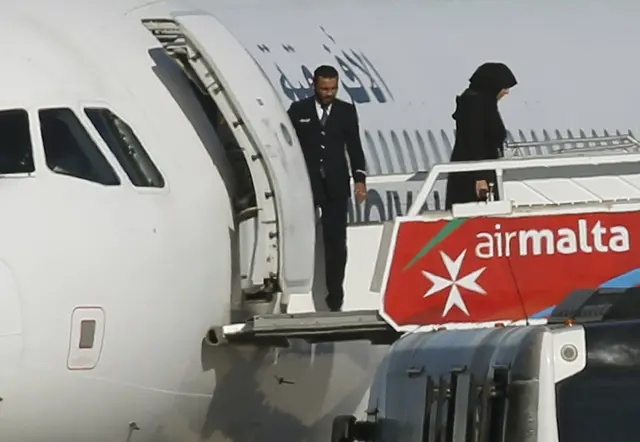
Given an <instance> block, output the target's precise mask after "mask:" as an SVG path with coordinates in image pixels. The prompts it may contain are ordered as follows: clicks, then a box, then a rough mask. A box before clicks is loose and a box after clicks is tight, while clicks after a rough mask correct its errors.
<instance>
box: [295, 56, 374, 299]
mask: <svg viewBox="0 0 640 442" xmlns="http://www.w3.org/2000/svg"><path fill="white" fill-rule="evenodd" d="M313 83H314V90H315V93H314V95H313V96H312V97H309V98H306V99H304V100H301V101H298V102H296V103H293V104H292V105H291V107H290V108H289V111H288V112H289V117H290V118H291V122H292V123H293V127H294V128H295V129H296V133H297V134H298V138H299V140H300V145H301V146H302V152H303V153H304V158H305V161H306V163H307V169H308V171H309V178H310V180H311V189H312V191H313V200H314V203H315V206H316V208H318V207H319V208H320V213H321V220H322V232H323V239H324V251H325V252H324V253H325V273H326V283H327V290H328V292H329V293H328V294H327V297H326V302H327V306H328V307H329V309H330V310H331V311H339V310H340V309H341V307H342V302H343V299H344V289H343V283H344V274H345V267H346V264H347V213H348V204H349V203H348V201H349V194H350V193H351V186H350V181H351V180H350V177H349V165H350V166H351V176H352V177H353V180H354V182H355V186H354V187H355V195H356V198H357V200H358V201H364V200H365V198H366V196H367V189H366V184H365V180H366V176H367V173H366V169H365V158H364V152H363V150H362V142H361V141H360V129H359V125H358V114H357V112H356V108H355V106H354V105H353V104H350V103H347V102H345V101H342V100H339V99H337V98H336V94H337V92H338V71H336V70H335V69H334V68H333V67H331V66H320V67H318V68H317V69H316V70H315V72H314V74H313ZM345 147H346V154H345ZM347 155H348V156H349V164H348V163H347Z"/></svg>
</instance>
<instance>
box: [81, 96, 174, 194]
mask: <svg viewBox="0 0 640 442" xmlns="http://www.w3.org/2000/svg"><path fill="white" fill-rule="evenodd" d="M84 112H85V113H86V114H87V117H89V120H91V123H92V124H93V125H94V126H95V128H96V130H97V131H98V133H99V134H100V136H101V137H102V139H103V140H104V142H105V143H106V144H107V146H109V149H110V150H111V152H113V155H114V156H115V157H116V159H117V160H118V162H119V163H120V165H121V166H122V168H123V169H124V171H125V173H126V174H127V176H128V177H129V179H130V180H131V183H132V184H133V185H134V186H137V187H164V178H163V177H162V174H161V173H160V171H159V170H158V168H157V167H156V166H155V164H153V161H151V158H150V157H149V155H148V154H147V151H145V150H144V148H143V147H142V144H141V143H140V140H139V139H138V137H136V134H135V133H134V132H133V129H131V127H130V126H129V125H128V124H127V123H125V122H124V121H123V120H122V119H120V118H119V117H118V116H117V115H115V114H114V113H113V112H111V111H110V110H108V109H100V108H94V109H85V111H84Z"/></svg>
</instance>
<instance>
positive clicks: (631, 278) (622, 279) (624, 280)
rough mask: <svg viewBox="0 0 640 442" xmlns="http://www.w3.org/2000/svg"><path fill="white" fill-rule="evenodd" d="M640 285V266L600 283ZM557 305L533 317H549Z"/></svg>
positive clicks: (608, 284)
mask: <svg viewBox="0 0 640 442" xmlns="http://www.w3.org/2000/svg"><path fill="white" fill-rule="evenodd" d="M637 285H640V268H638V269H635V270H631V271H630V272H627V273H624V274H622V275H620V276H616V277H615V278H612V279H610V280H608V281H606V282H604V283H602V284H601V285H600V288H627V287H635V286H637ZM555 307H556V306H555V305H553V306H551V307H549V308H546V309H544V310H542V311H540V312H538V313H536V314H535V315H532V316H531V317H532V318H533V319H539V318H544V317H547V316H549V315H550V314H551V312H552V311H553V309H554V308H555Z"/></svg>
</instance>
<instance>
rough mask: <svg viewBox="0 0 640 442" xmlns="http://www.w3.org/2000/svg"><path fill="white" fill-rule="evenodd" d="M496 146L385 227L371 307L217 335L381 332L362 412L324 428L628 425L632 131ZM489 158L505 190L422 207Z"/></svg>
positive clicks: (635, 301) (357, 437) (550, 436)
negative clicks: (380, 355) (385, 347)
mask: <svg viewBox="0 0 640 442" xmlns="http://www.w3.org/2000/svg"><path fill="white" fill-rule="evenodd" d="M507 152H509V154H508V155H507V157H506V158H502V159H499V160H491V161H482V162H468V163H466V162H460V163H453V164H440V165H437V166H435V167H434V168H433V169H432V170H431V171H430V172H429V174H428V176H427V178H426V180H425V182H424V185H423V187H422V189H421V191H420V193H419V194H418V196H417V198H416V200H415V201H414V203H413V205H412V207H411V209H410V210H409V211H408V213H407V215H406V216H403V217H398V218H396V219H395V220H394V221H392V222H390V223H388V224H387V225H386V226H385V230H384V233H383V236H382V241H381V245H380V252H379V256H378V262H377V269H376V272H375V273H374V275H375V276H374V280H373V281H372V290H373V291H377V292H380V293H381V294H382V296H381V299H382V305H381V306H380V309H379V311H373V312H370V311H358V312H339V313H325V312H316V313H305V314H275V315H263V316H256V317H254V318H252V319H251V320H249V321H248V322H247V323H244V324H231V325H229V326H225V327H223V330H222V331H221V335H222V338H223V340H224V341H225V342H228V343H234V342H235V343H245V342H251V343H258V342H262V343H264V344H266V345H275V346H282V345H287V344H286V341H287V340H289V339H293V338H297V339H305V340H307V341H310V342H322V341H339V340H351V339H368V340H370V341H371V342H373V343H378V344H380V343H382V344H391V346H390V348H389V351H388V353H387V354H386V356H385V358H384V359H383V361H382V363H381V364H380V365H379V367H378V369H377V372H376V375H375V378H374V381H373V383H372V385H371V388H370V394H369V403H368V409H367V411H366V416H361V418H362V420H358V419H357V418H356V417H355V416H336V417H335V419H334V421H333V432H332V441H331V442H352V441H366V442H469V441H471V442H578V441H580V442H591V441H593V442H601V441H606V442H622V441H625V442H626V441H628V440H632V438H634V437H636V436H635V432H636V431H637V430H636V426H637V425H636V421H637V420H638V416H640V400H639V398H640V288H637V286H638V285H640V249H639V248H638V247H639V246H638V245H637V244H636V243H637V242H638V241H640V143H639V142H638V141H636V140H635V139H634V138H633V137H631V136H630V135H629V136H627V135H618V136H607V137H592V138H579V139H562V140H553V141H542V142H533V143H512V144H511V145H509V146H507ZM531 153H534V154H537V156H533V157H531V156H530V154H531ZM487 169H494V170H496V176H497V182H496V183H492V184H493V188H497V189H498V190H499V195H500V199H496V198H492V195H491V194H490V195H489V198H488V201H487V202H481V203H467V204H459V205H454V206H453V208H452V210H451V211H450V212H443V211H440V212H424V213H422V212H423V211H422V210H421V209H422V208H423V207H424V203H425V201H427V198H428V196H429V194H430V193H431V191H432V190H433V188H434V186H435V184H436V181H437V180H438V178H439V177H440V175H443V174H447V173H450V172H462V171H473V170H487ZM493 188H492V189H493ZM634 246H636V247H635V249H634ZM630 438H631V439H630Z"/></svg>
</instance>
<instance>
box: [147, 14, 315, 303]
mask: <svg viewBox="0 0 640 442" xmlns="http://www.w3.org/2000/svg"><path fill="white" fill-rule="evenodd" d="M142 22H143V24H144V25H145V26H146V27H147V28H148V29H149V30H150V31H151V32H152V33H153V34H154V35H155V36H156V38H157V39H158V40H159V41H160V42H161V43H162V45H163V47H164V49H165V51H166V52H167V53H168V54H169V55H170V56H171V57H172V58H173V59H174V60H176V61H177V62H178V64H180V65H181V67H182V69H183V70H184V71H185V73H186V74H187V75H188V76H189V77H190V78H191V80H192V81H194V82H197V83H199V87H200V88H201V89H202V90H203V91H206V92H207V93H208V94H209V96H210V97H211V98H212V99H213V100H214V101H215V103H216V105H217V107H218V108H219V110H220V112H221V113H222V115H223V116H224V117H225V119H226V121H227V122H228V125H229V128H230V129H231V130H232V131H233V134H234V136H235V139H236V141H237V142H238V144H239V146H240V148H241V149H242V151H243V153H244V156H245V159H246V162H247V165H248V166H249V171H250V172H251V177H252V180H253V184H254V188H255V191H256V203H257V208H258V210H257V216H256V217H255V218H252V219H251V220H249V221H252V224H251V225H252V227H251V228H250V230H251V232H250V236H251V241H250V244H251V247H250V250H249V251H246V250H245V252H244V256H242V254H243V251H242V250H241V261H243V262H241V267H243V266H244V267H243V268H244V270H245V271H244V272H243V276H244V278H243V288H244V289H245V291H246V292H251V291H252V289H253V290H263V291H267V292H268V291H271V290H278V288H279V289H280V290H281V291H282V292H283V293H284V294H291V293H310V292H311V286H312V282H313V273H314V244H315V213H314V210H313V198H312V195H311V185H310V182H309V177H308V174H307V169H306V165H305V161H304V157H303V154H302V151H301V149H300V144H299V141H298V138H297V136H296V134H295V131H294V129H293V126H292V124H291V121H290V120H289V117H288V115H287V112H286V110H285V108H284V107H283V105H282V103H281V102H280V100H279V99H278V96H277V95H276V92H275V91H274V90H273V87H272V86H271V84H270V83H269V81H268V79H267V78H266V77H265V75H264V73H263V72H262V70H261V68H260V67H259V66H258V65H257V64H256V62H255V61H254V59H253V58H252V57H251V55H250V54H249V53H248V52H247V50H246V49H245V48H244V47H243V46H242V45H241V44H240V43H239V42H238V41H237V40H236V38H235V37H234V36H233V35H231V33H229V31H228V30H227V29H226V28H225V27H224V26H223V25H222V24H221V23H220V22H219V21H218V20H217V19H216V18H215V17H213V16H211V15H208V14H205V13H199V12H193V13H191V12H188V13H181V14H179V15H177V14H176V15H174V16H173V19H144V20H142ZM244 222H245V223H246V221H244ZM240 230H241V231H242V226H241V227H240ZM245 233H246V232H245ZM276 282H277V286H275V285H274V283H276ZM270 289H271V290H270Z"/></svg>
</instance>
